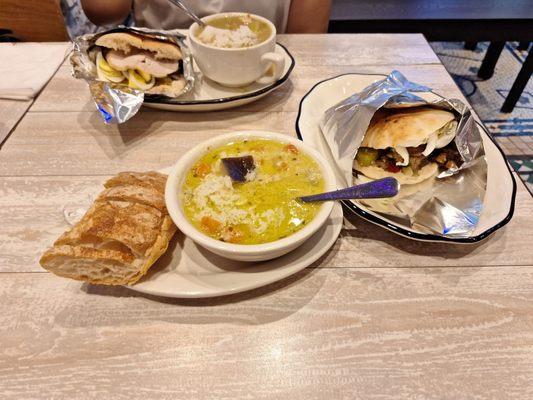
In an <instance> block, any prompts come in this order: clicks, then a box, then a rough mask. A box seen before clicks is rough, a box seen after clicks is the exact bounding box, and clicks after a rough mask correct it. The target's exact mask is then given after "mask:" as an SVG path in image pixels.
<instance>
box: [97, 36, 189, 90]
mask: <svg viewBox="0 0 533 400" xmlns="http://www.w3.org/2000/svg"><path fill="white" fill-rule="evenodd" d="M95 44H96V47H95V50H94V53H93V54H94V57H95V64H96V72H97V77H98V79H99V80H101V81H104V82H114V83H122V84H126V85H128V86H129V87H131V88H133V89H137V90H143V91H149V93H153V94H165V95H168V96H171V97H174V96H178V95H180V94H181V93H182V92H181V91H182V89H183V87H184V86H185V82H184V79H183V76H182V75H183V64H182V54H181V50H180V49H179V47H178V46H177V45H175V44H172V43H167V42H163V41H158V40H155V39H152V38H150V37H146V36H142V35H137V34H132V33H125V32H114V33H109V34H106V35H103V36H101V37H99V38H98V39H97V40H96V42H95Z"/></svg>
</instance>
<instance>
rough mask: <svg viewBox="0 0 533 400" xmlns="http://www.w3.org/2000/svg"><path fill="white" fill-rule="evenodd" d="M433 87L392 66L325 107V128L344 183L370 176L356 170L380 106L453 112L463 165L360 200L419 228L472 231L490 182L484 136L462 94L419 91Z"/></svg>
mask: <svg viewBox="0 0 533 400" xmlns="http://www.w3.org/2000/svg"><path fill="white" fill-rule="evenodd" d="M429 91H431V89H430V88H428V87H426V86H422V85H419V84H417V83H413V82H410V81H408V80H407V79H406V78H405V77H404V76H403V75H402V74H401V73H400V72H398V71H393V72H392V73H391V74H390V75H388V76H387V77H386V78H385V79H383V80H381V81H378V82H375V83H373V84H371V85H369V86H368V87H366V88H365V89H363V90H362V91H361V92H360V93H355V94H353V95H352V96H350V97H348V98H346V99H345V100H343V101H341V102H339V103H338V104H336V105H335V106H333V107H331V108H329V109H328V110H326V112H325V113H324V115H323V116H322V119H321V121H320V128H321V131H322V135H323V136H324V139H325V141H326V143H327V145H328V147H329V149H330V150H331V154H332V155H333V159H335V161H336V164H337V165H336V167H338V169H339V172H341V175H342V176H343V178H344V180H345V181H344V182H342V184H343V185H345V186H350V185H352V184H353V183H354V182H355V183H363V182H367V181H369V179H368V178H366V177H365V176H363V175H362V174H357V173H356V172H355V171H354V170H353V161H354V159H355V155H356V154H357V150H358V148H359V146H360V145H361V143H362V141H363V138H364V135H365V132H366V130H367V128H368V126H369V124H370V121H371V119H372V117H373V116H374V113H375V112H376V111H378V110H379V109H381V108H389V109H391V108H392V109H394V108H405V107H415V106H421V105H425V106H431V107H434V108H440V109H445V110H448V111H451V112H453V113H454V114H455V115H456V119H457V121H458V126H457V133H456V136H455V139H454V141H455V144H456V146H457V149H458V151H459V154H460V156H461V158H462V160H463V163H462V164H461V165H460V167H458V168H454V169H451V170H447V171H443V172H441V173H440V174H439V175H438V176H435V177H433V178H430V179H427V180H425V181H423V182H421V183H418V184H414V185H402V187H401V189H400V192H399V193H398V195H397V196H395V197H392V198H389V199H375V200H364V201H359V202H358V201H355V203H356V204H359V205H363V206H364V207H365V208H367V209H369V210H371V211H374V212H376V213H378V214H380V215H382V216H383V217H385V218H387V219H390V220H393V221H394V222H395V223H397V224H400V225H403V226H404V227H406V228H409V229H412V230H416V231H418V232H422V233H429V234H433V235H439V236H447V237H455V238H460V237H468V236H470V235H471V233H472V232H473V230H474V229H475V228H476V226H477V223H478V221H479V217H480V215H481V212H482V209H483V199H484V196H485V188H486V182H487V164H486V161H485V157H484V155H485V153H484V150H483V142H482V138H481V135H480V132H479V129H478V126H477V124H476V122H475V120H474V118H473V116H472V114H471V112H470V110H469V108H468V107H467V106H466V105H465V104H464V103H462V102H461V101H460V100H457V99H439V100H437V101H434V102H428V101H426V100H424V99H423V98H422V97H420V96H419V95H417V93H420V92H429ZM400 173H401V172H400Z"/></svg>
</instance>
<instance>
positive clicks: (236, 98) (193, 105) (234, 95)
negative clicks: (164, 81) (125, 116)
mask: <svg viewBox="0 0 533 400" xmlns="http://www.w3.org/2000/svg"><path fill="white" fill-rule="evenodd" d="M276 52H277V53H279V54H282V55H283V56H284V57H285V68H284V70H283V74H282V75H281V78H280V79H278V80H277V81H276V82H274V83H270V84H268V85H265V84H259V83H253V84H251V85H249V86H246V87H240V88H229V87H225V86H222V85H219V84H218V83H216V82H213V81H211V80H209V79H207V78H204V77H203V76H202V73H201V72H200V70H198V68H197V67H196V64H195V65H194V70H195V74H196V82H195V85H194V89H193V90H192V91H191V92H189V93H187V94H185V95H183V96H181V97H179V98H177V99H170V98H168V97H161V96H159V97H147V98H145V100H144V105H145V106H146V107H150V108H157V109H161V110H170V111H188V112H191V111H216V110H224V109H227V108H232V107H238V106H242V105H243V104H248V103H251V102H253V101H256V100H258V99H260V98H261V97H264V96H266V95H267V94H269V93H270V92H272V91H273V90H275V89H277V88H278V87H280V86H281V85H283V84H284V83H285V82H286V81H287V79H288V77H289V75H290V73H291V71H292V69H293V68H294V64H295V62H294V58H293V57H292V55H291V53H289V51H288V50H287V49H286V48H285V47H283V46H282V45H281V44H279V43H277V44H276Z"/></svg>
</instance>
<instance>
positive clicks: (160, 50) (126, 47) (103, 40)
mask: <svg viewBox="0 0 533 400" xmlns="http://www.w3.org/2000/svg"><path fill="white" fill-rule="evenodd" d="M95 44H96V45H97V46H102V47H107V48H109V49H114V50H120V51H123V52H124V53H126V54H127V53H130V52H131V51H132V50H133V49H140V50H149V51H152V52H154V53H155V58H156V59H169V60H181V58H182V55H181V50H180V48H179V46H178V45H175V44H172V43H168V42H163V41H160V40H155V39H152V38H150V37H146V36H141V35H137V34H134V33H127V32H115V33H108V34H107V35H102V36H100V37H99V38H98V39H97V40H96V42H95Z"/></svg>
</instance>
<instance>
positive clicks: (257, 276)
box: [128, 203, 343, 298]
mask: <svg viewBox="0 0 533 400" xmlns="http://www.w3.org/2000/svg"><path fill="white" fill-rule="evenodd" d="M342 221H343V214H342V207H341V205H340V203H337V204H335V206H334V207H333V211H332V212H331V215H330V217H329V219H328V220H327V222H326V223H325V224H324V226H323V227H322V228H321V229H320V230H319V231H318V232H317V233H315V234H314V235H313V236H311V238H310V239H309V240H308V241H306V242H305V243H304V244H303V245H302V246H300V247H298V248H297V249H296V250H294V251H292V252H291V253H289V254H286V255H284V256H282V257H279V258H275V259H273V260H268V261H263V262H258V263H247V262H239V261H233V260H229V259H226V258H223V257H220V256H217V255H216V254H213V253H210V252H209V251H207V250H205V249H203V248H202V247H200V246H198V245H197V244H195V243H194V242H193V241H192V240H191V239H189V238H188V237H186V236H185V235H183V233H181V232H177V233H176V235H175V236H174V238H173V240H172V241H171V243H170V246H169V249H168V250H167V252H166V253H165V254H164V255H163V256H162V257H161V258H160V259H159V260H158V261H157V263H156V264H155V265H154V266H152V268H151V269H150V271H149V272H148V274H147V275H146V276H145V277H144V278H143V279H142V280H141V281H139V282H138V283H136V284H134V285H132V286H128V287H129V288H130V289H132V290H135V291H137V292H141V293H147V294H152V295H156V296H164V297H177V298H199V297H216V296H223V295H228V294H233V293H239V292H243V291H246V290H250V289H255V288H258V287H261V286H265V285H268V284H269V283H272V282H276V281H279V280H281V279H283V278H286V277H287V276H289V275H292V274H295V273H296V272H298V271H301V270H303V269H304V268H305V267H307V266H309V265H310V264H312V263H313V262H315V261H316V260H318V259H319V258H320V257H321V256H322V255H324V253H325V252H326V251H327V250H328V249H329V248H330V247H331V246H332V245H333V243H335V241H336V240H337V237H338V236H339V233H340V231H341V228H342Z"/></svg>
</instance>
